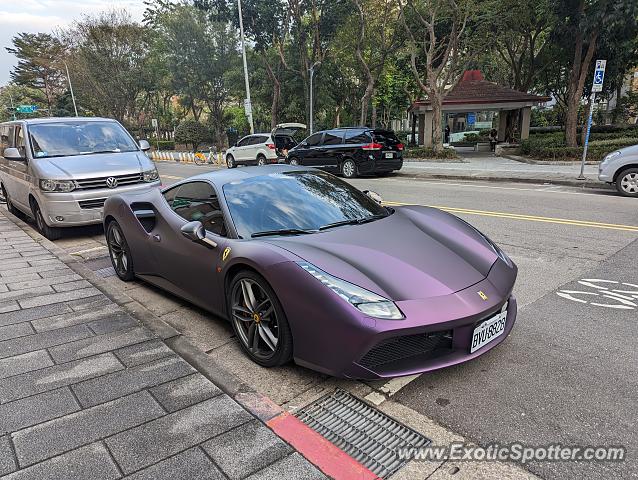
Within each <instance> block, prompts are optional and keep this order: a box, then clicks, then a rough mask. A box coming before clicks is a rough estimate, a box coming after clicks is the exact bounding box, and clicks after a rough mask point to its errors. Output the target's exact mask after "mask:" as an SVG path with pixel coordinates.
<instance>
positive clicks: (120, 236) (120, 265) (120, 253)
mask: <svg viewBox="0 0 638 480" xmlns="http://www.w3.org/2000/svg"><path fill="white" fill-rule="evenodd" d="M106 242H107V244H108V247H109V256H110V257H111V264H112V265H113V269H114V270H115V273H116V275H117V276H118V278H119V279H120V280H123V281H125V282H130V281H131V280H133V279H134V278H135V271H134V270H133V259H132V258H131V249H130V248H129V246H128V243H126V238H125V237H124V233H123V232H122V228H121V227H120V225H119V224H118V223H117V222H116V221H115V220H113V221H112V222H111V223H109V225H108V227H106Z"/></svg>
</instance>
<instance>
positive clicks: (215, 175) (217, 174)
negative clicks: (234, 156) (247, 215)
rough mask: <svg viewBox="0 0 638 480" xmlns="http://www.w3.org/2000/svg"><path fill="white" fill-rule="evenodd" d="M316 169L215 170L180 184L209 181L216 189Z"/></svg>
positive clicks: (279, 167) (264, 167)
mask: <svg viewBox="0 0 638 480" xmlns="http://www.w3.org/2000/svg"><path fill="white" fill-rule="evenodd" d="M314 171H316V169H314V168H307V167H299V166H293V165H264V166H263V167H241V168H227V169H222V170H215V171H212V172H206V173H201V174H199V175H195V176H194V177H189V178H186V179H184V180H183V181H182V182H180V184H182V183H186V182H189V181H193V180H208V181H209V182H211V183H212V184H214V185H215V186H216V187H223V186H224V185H226V184H227V183H231V182H235V181H237V180H245V179H247V178H252V177H261V176H264V175H269V174H272V173H285V172H314Z"/></svg>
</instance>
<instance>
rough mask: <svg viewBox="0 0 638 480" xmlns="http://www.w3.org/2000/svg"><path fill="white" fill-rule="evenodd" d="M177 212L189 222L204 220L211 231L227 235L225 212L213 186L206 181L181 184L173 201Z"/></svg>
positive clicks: (203, 222) (206, 227)
mask: <svg viewBox="0 0 638 480" xmlns="http://www.w3.org/2000/svg"><path fill="white" fill-rule="evenodd" d="M171 208H172V209H173V211H174V212H175V213H177V214H178V215H179V216H180V217H182V218H183V219H184V220H186V221H188V222H194V221H199V222H202V224H203V225H204V228H205V229H206V230H208V231H209V232H211V233H214V234H216V235H220V236H222V237H225V236H226V225H225V223H224V214H223V212H222V210H221V206H220V205H219V198H218V197H217V194H216V193H215V190H214V189H213V187H212V186H211V185H210V184H208V183H206V182H189V183H185V184H183V185H181V186H180V187H179V189H178V190H177V193H176V195H175V197H174V198H173V201H172V203H171Z"/></svg>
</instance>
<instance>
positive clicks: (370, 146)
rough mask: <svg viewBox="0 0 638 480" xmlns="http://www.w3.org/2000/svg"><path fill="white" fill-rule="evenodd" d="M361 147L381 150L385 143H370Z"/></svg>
mask: <svg viewBox="0 0 638 480" xmlns="http://www.w3.org/2000/svg"><path fill="white" fill-rule="evenodd" d="M361 148H362V149H364V150H381V149H382V148H383V145H381V144H380V143H368V144H367V145H364V146H363V147H361Z"/></svg>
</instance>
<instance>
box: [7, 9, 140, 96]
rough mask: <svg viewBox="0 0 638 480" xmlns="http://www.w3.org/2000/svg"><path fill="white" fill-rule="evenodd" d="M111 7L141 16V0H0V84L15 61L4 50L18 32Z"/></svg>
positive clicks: (37, 29) (62, 24)
mask: <svg viewBox="0 0 638 480" xmlns="http://www.w3.org/2000/svg"><path fill="white" fill-rule="evenodd" d="M111 9H126V10H128V11H129V12H130V13H131V15H132V17H133V18H134V19H135V20H141V19H142V15H143V13H144V9H145V6H144V3H143V0H110V1H109V0H0V85H4V84H6V83H7V82H8V81H9V79H10V77H9V72H10V71H11V70H12V68H13V66H14V65H15V64H16V63H17V59H16V58H15V57H14V56H13V55H11V54H10V53H9V52H7V51H6V47H10V46H11V45H12V43H11V39H12V38H13V37H14V36H15V35H16V34H17V33H20V32H31V33H36V32H47V33H51V32H52V31H54V30H56V29H58V28H63V27H66V26H69V25H70V24H71V23H72V22H73V20H75V19H79V18H81V17H82V16H83V15H87V14H88V15H92V14H96V13H99V12H101V11H104V10H111Z"/></svg>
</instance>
